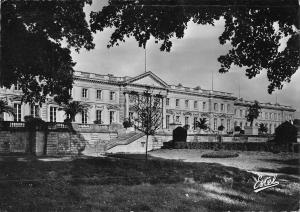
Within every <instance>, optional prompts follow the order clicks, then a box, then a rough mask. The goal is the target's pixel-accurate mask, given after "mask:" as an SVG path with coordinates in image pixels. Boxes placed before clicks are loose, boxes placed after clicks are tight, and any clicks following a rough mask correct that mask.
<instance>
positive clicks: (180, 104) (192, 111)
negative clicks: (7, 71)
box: [0, 72, 295, 133]
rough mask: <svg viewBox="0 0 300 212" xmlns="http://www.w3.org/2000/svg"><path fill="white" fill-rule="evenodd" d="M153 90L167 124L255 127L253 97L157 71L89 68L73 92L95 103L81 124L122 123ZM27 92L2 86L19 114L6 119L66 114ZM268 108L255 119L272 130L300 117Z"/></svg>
mask: <svg viewBox="0 0 300 212" xmlns="http://www.w3.org/2000/svg"><path fill="white" fill-rule="evenodd" d="M149 88H150V89H151V90H152V92H153V93H154V94H160V95H162V97H163V106H162V112H163V118H162V122H163V124H162V126H163V128H169V126H170V124H172V123H179V124H181V125H182V126H183V125H186V124H188V125H190V126H191V128H193V126H194V122H195V121H196V120H198V119H199V118H207V120H208V124H209V127H210V129H211V130H212V131H217V128H218V126H220V125H223V126H224V127H225V131H227V132H230V131H233V129H234V126H237V125H238V126H241V128H242V129H244V127H245V126H249V123H248V122H247V120H246V118H245V115H246V111H247V107H248V106H249V105H250V104H252V103H253V102H250V101H246V100H243V99H238V98H237V97H235V96H233V95H232V93H228V92H223V91H215V90H205V89H201V88H200V87H196V88H190V87H184V86H182V85H180V84H179V85H169V84H167V83H166V82H165V81H163V80H162V79H160V78H159V77H158V76H156V75H155V74H153V73H152V72H145V73H143V74H141V75H138V76H136V77H115V76H113V75H100V74H94V73H87V72H75V74H74V86H73V89H72V91H71V93H72V97H73V99H74V100H77V101H83V102H85V103H86V104H88V105H89V106H90V110H89V112H88V113H87V114H78V115H77V116H76V123H84V124H92V123H93V122H94V121H95V120H101V122H102V123H103V124H104V125H109V124H112V123H119V124H122V123H123V121H124V119H126V118H129V117H133V116H135V114H134V111H132V109H131V106H130V105H131V104H132V103H131V101H130V92H131V91H135V92H138V93H142V92H144V91H145V90H146V89H149ZM21 94H22V93H21V91H20V90H18V88H17V87H16V86H12V88H10V89H6V88H0V98H6V99H7V101H8V103H9V104H10V105H11V106H13V107H15V110H16V113H17V116H15V117H10V116H9V115H8V114H4V120H7V121H24V116H25V115H30V114H31V115H33V116H39V117H41V118H42V119H43V120H45V121H48V122H63V121H64V119H65V118H66V117H65V114H64V112H63V111H60V110H58V108H59V106H58V105H57V104H56V103H55V102H54V101H53V100H52V99H51V98H47V101H46V103H45V104H43V105H42V106H41V107H39V106H38V105H35V106H30V105H28V104H21V98H20V96H21ZM260 105H261V106H262V113H261V114H260V117H259V118H258V119H257V120H255V121H254V124H256V125H258V124H259V123H264V124H267V126H268V128H269V132H270V133H273V132H274V129H275V128H276V127H277V126H278V125H279V124H280V123H282V122H284V121H286V120H289V121H290V120H293V119H294V112H295V110H294V109H293V108H292V107H290V106H283V105H280V104H271V103H260Z"/></svg>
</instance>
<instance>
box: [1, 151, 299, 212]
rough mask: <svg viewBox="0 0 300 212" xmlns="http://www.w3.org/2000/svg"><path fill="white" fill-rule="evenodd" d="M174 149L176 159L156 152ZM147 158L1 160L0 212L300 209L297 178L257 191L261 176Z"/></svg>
mask: <svg viewBox="0 0 300 212" xmlns="http://www.w3.org/2000/svg"><path fill="white" fill-rule="evenodd" d="M168 151H170V154H171V155H175V154H174V153H175V150H159V151H155V152H152V153H151V154H152V155H154V156H158V155H159V154H161V155H160V156H162V154H165V155H166V154H168ZM184 151H187V150H184ZM188 151H191V150H188ZM192 154H196V153H193V151H191V155H192ZM247 154H248V153H247ZM249 154H251V153H249ZM143 157H144V156H143V155H130V156H125V157H124V155H123V156H122V155H115V157H107V158H92V157H80V158H78V157H62V158H55V157H52V158H48V157H47V158H43V157H42V158H34V157H29V156H24V157H23V156H18V157H0V170H1V172H0V211H1V210H4V211H155V212H156V211H178V212H179V211H180V212H182V211H218V210H219V211H220V210H222V211H223V210H272V211H276V210H277V211H282V210H298V209H299V207H298V206H299V202H298V199H299V195H300V185H299V180H298V178H295V177H292V176H290V175H281V176H280V178H279V179H278V180H279V182H280V184H279V185H278V186H276V187H273V188H269V189H266V190H263V191H261V192H259V193H254V192H253V184H254V180H253V178H252V177H253V174H252V173H249V172H246V171H244V170H241V169H238V168H235V167H230V166H227V165H228V164H227V165H224V164H221V163H219V162H218V163H211V161H209V162H198V163H190V162H183V161H178V160H165V159H160V158H156V157H152V156H150V159H149V161H148V162H147V164H145V161H144V160H143ZM242 157H243V156H242ZM238 158H239V157H238ZM238 158H236V159H238ZM267 159H269V158H267ZM277 159H278V158H277ZM207 160H210V159H207ZM212 160H216V159H212ZM222 160H228V159H222ZM278 160H280V161H282V160H281V159H280V158H279V159H278ZM278 163H279V162H278Z"/></svg>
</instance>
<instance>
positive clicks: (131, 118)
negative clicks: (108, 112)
mask: <svg viewBox="0 0 300 212" xmlns="http://www.w3.org/2000/svg"><path fill="white" fill-rule="evenodd" d="M129 119H130V120H133V112H129Z"/></svg>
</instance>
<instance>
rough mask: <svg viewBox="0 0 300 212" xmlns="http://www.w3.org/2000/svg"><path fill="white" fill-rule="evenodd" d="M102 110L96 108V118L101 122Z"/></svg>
mask: <svg viewBox="0 0 300 212" xmlns="http://www.w3.org/2000/svg"><path fill="white" fill-rule="evenodd" d="M101 115H102V110H96V120H97V121H99V122H100V123H101V121H102V116H101Z"/></svg>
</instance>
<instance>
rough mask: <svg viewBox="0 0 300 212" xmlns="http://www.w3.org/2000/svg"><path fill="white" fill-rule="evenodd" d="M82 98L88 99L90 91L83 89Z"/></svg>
mask: <svg viewBox="0 0 300 212" xmlns="http://www.w3.org/2000/svg"><path fill="white" fill-rule="evenodd" d="M81 96H82V98H88V89H86V88H82V93H81Z"/></svg>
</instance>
